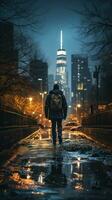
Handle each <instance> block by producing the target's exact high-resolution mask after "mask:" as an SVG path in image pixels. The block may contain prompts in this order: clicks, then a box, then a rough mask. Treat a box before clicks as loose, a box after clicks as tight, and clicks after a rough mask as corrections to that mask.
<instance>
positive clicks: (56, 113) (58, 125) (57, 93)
mask: <svg viewBox="0 0 112 200" xmlns="http://www.w3.org/2000/svg"><path fill="white" fill-rule="evenodd" d="M66 116H67V102H66V99H65V96H64V95H63V92H62V91H61V90H59V85H58V84H54V87H53V90H51V91H50V92H49V94H48V96H47V98H46V102H45V117H46V118H48V119H50V120H51V122H52V141H53V145H54V146H56V137H57V133H56V130H57V132H58V141H59V144H60V145H61V144H62V120H63V119H66Z"/></svg>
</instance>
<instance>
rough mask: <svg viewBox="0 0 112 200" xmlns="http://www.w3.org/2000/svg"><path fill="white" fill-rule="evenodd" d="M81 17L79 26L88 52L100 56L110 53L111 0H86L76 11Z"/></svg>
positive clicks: (111, 30)
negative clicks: (79, 9)
mask: <svg viewBox="0 0 112 200" xmlns="http://www.w3.org/2000/svg"><path fill="white" fill-rule="evenodd" d="M74 11H75V12H77V13H78V14H79V15H80V16H81V17H82V24H81V26H80V27H79V28H80V31H81V36H82V35H83V41H84V43H85V46H86V49H87V48H89V54H90V53H91V54H92V55H95V56H97V58H100V57H102V55H105V54H107V53H108V52H109V53H110V54H111V53H112V1H111V0H108V1H103V0H102V1H100V0H95V1H94V2H93V1H88V2H87V4H84V5H83V9H82V10H81V11H77V10H74Z"/></svg>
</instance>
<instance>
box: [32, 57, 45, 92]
mask: <svg viewBox="0 0 112 200" xmlns="http://www.w3.org/2000/svg"><path fill="white" fill-rule="evenodd" d="M29 75H30V77H31V79H32V83H33V85H34V87H35V89H37V91H39V92H45V91H46V92H47V91H48V64H47V63H46V62H43V61H42V60H41V59H37V58H34V59H32V60H31V61H30V65H29Z"/></svg>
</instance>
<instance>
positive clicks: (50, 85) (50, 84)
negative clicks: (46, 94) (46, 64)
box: [48, 74, 54, 91]
mask: <svg viewBox="0 0 112 200" xmlns="http://www.w3.org/2000/svg"><path fill="white" fill-rule="evenodd" d="M53 85H54V75H53V74H49V75H48V91H50V90H52V89H53Z"/></svg>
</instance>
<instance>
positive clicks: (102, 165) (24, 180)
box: [0, 130, 112, 200]
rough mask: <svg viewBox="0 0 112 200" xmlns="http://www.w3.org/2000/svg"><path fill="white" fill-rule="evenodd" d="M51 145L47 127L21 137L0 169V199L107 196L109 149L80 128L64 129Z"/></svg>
mask: <svg viewBox="0 0 112 200" xmlns="http://www.w3.org/2000/svg"><path fill="white" fill-rule="evenodd" d="M63 137H64V140H63V148H60V147H59V145H57V147H56V149H54V148H53V146H52V143H51V137H50V130H45V131H44V130H39V131H37V132H35V133H33V134H32V135H31V136H30V137H27V138H26V139H25V140H22V141H21V142H20V143H19V145H18V147H17V148H16V149H15V152H14V154H13V156H12V157H11V158H10V159H9V160H8V161H7V162H6V164H5V165H4V166H3V167H1V169H0V200H1V199H2V200H14V199H16V200H19V199H20V200H29V199H32V200H35V199H36V200H37V199H38V200H64V199H65V200H75V199H76V200H78V199H79V200H100V199H102V200H104V199H105V200H111V199H112V153H111V152H110V151H109V150H106V149H104V148H103V147H99V146H98V144H96V143H95V142H93V141H89V140H87V139H86V138H85V137H84V136H83V134H82V133H81V132H77V131H76V132H71V133H70V132H69V131H67V132H64V133H63Z"/></svg>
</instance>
